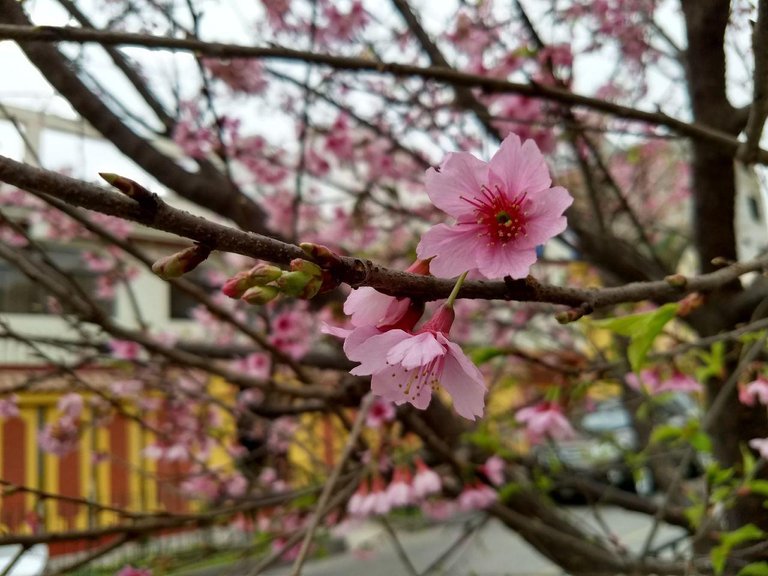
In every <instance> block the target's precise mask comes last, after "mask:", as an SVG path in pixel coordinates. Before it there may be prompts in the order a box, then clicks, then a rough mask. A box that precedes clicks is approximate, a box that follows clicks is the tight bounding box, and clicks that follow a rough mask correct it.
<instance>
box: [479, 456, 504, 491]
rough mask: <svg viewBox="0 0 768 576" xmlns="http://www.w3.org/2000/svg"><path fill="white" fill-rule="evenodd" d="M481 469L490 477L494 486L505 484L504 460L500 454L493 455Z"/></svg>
mask: <svg viewBox="0 0 768 576" xmlns="http://www.w3.org/2000/svg"><path fill="white" fill-rule="evenodd" d="M480 469H481V470H482V471H483V473H484V474H485V475H486V476H487V477H488V480H490V481H491V482H492V483H493V485H494V486H501V485H502V484H504V460H502V459H501V458H499V457H498V456H491V457H490V458H488V460H486V461H485V464H483V465H482V466H481V467H480Z"/></svg>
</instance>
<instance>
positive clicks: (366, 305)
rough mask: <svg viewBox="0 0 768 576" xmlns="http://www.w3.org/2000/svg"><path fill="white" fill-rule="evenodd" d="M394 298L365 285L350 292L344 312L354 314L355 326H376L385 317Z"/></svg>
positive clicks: (349, 314)
mask: <svg viewBox="0 0 768 576" xmlns="http://www.w3.org/2000/svg"><path fill="white" fill-rule="evenodd" d="M394 300H395V299H394V298H393V297H392V296H387V295H386V294H382V293H381V292H377V291H376V290H374V289H373V288H370V287H368V286H364V287H363V288H357V289H356V290H352V292H350V293H349V296H347V299H346V300H345V302H344V313H345V314H347V315H348V316H352V318H351V322H352V325H353V326H375V325H376V324H378V323H379V321H380V320H381V319H382V318H384V316H385V315H386V313H387V310H388V309H389V306H390V304H392V302H394Z"/></svg>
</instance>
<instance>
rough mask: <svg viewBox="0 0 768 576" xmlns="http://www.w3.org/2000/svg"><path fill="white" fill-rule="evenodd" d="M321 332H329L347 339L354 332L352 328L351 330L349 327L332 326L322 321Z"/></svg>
mask: <svg viewBox="0 0 768 576" xmlns="http://www.w3.org/2000/svg"><path fill="white" fill-rule="evenodd" d="M320 332H321V333H323V334H328V335H329V336H336V338H344V339H346V338H347V337H349V335H350V334H352V330H349V329H348V328H342V327H341V326H332V325H330V324H328V323H327V322H322V323H321V324H320Z"/></svg>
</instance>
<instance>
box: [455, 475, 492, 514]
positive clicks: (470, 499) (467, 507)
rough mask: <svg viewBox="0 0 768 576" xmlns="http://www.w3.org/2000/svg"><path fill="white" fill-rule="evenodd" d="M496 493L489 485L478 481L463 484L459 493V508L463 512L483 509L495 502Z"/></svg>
mask: <svg viewBox="0 0 768 576" xmlns="http://www.w3.org/2000/svg"><path fill="white" fill-rule="evenodd" d="M497 499H498V494H497V493H496V490H494V489H493V488H491V487H490V486H486V485H485V484H482V483H480V482H477V483H475V484H472V485H470V486H465V487H464V490H462V491H461V494H459V509H460V510H464V511H465V512H470V511H472V510H483V509H485V508H487V507H488V506H490V505H491V504H493V503H494V502H496V500H497Z"/></svg>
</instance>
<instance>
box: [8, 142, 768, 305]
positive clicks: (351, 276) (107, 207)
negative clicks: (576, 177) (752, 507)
mask: <svg viewBox="0 0 768 576" xmlns="http://www.w3.org/2000/svg"><path fill="white" fill-rule="evenodd" d="M0 181H3V182H6V183H8V184H11V185H13V186H16V187H18V188H21V189H25V190H32V191H35V192H37V193H43V194H48V195H50V196H54V197H56V198H59V199H61V200H63V201H65V202H67V203H68V204H71V205H73V206H79V207H82V208H87V209H89V210H94V211H96V212H101V213H103V214H109V215H111V216H116V217H118V218H124V219H126V220H132V221H134V222H138V223H140V224H144V225H146V226H149V227H152V228H156V229H158V230H163V231H165V232H170V233H172V234H177V235H179V236H182V237H184V238H189V239H191V240H195V241H197V242H199V243H201V244H205V245H206V246H209V247H211V248H213V249H215V250H220V251H224V252H233V253H236V254H242V255H244V256H250V257H252V258H257V259H263V260H269V261H272V262H277V263H282V264H287V263H289V262H290V261H291V260H292V259H294V258H307V256H306V254H305V253H304V252H303V251H302V250H301V249H300V248H299V247H298V246H295V245H293V244H286V243H284V242H280V241H279V240H274V239H272V238H268V237H266V236H260V235H258V234H254V233H252V232H244V231H242V230H237V229H235V228H229V227H227V226H223V225H221V224H217V223H215V222H209V221H207V220H205V219H204V218H201V217H199V216H193V215H191V214H189V213H188V212H184V211H181V210H177V209H175V208H172V207H170V206H168V205H167V204H165V203H164V202H162V201H160V200H159V199H158V203H157V205H156V207H155V208H154V209H147V207H145V206H142V205H141V204H139V203H137V202H135V201H133V200H131V199H129V198H127V197H125V196H123V195H122V194H119V193H116V192H110V191H107V190H105V189H103V188H100V187H98V186H95V185H93V184H88V183H85V182H81V181H80V180H76V179H74V178H70V177H68V176H64V175H62V174H57V173H56V172H51V171H49V170H43V169H40V168H34V167H32V166H28V165H25V164H22V163H20V162H16V161H15V160H11V159H10V158H6V157H4V156H0ZM341 260H342V263H343V265H342V267H341V268H340V270H339V272H338V276H339V280H341V281H342V282H346V283H347V284H350V285H351V286H353V287H358V286H362V285H365V286H371V287H372V288H375V289H376V290H378V291H380V292H382V293H384V294H389V295H392V296H410V297H413V298H418V299H423V300H437V299H440V298H446V297H448V295H449V294H450V292H451V290H452V289H453V285H454V282H453V281H452V280H449V279H443V278H435V277H432V276H419V275H415V274H410V273H407V272H401V271H397V270H390V269H387V268H384V267H381V266H377V265H375V264H373V263H372V262H370V261H367V260H361V259H358V258H349V257H343V258H341ZM766 265H768V256H763V257H762V258H758V259H756V260H753V261H751V262H745V263H736V264H733V265H731V266H728V267H726V268H723V269H721V270H717V271H715V272H711V273H709V274H703V275H701V276H696V277H691V278H687V279H683V278H677V279H676V280H675V281H674V282H667V281H664V280H660V281H656V282H635V283H631V284H627V285H625V286H621V287H616V288H602V289H596V288H571V287H561V286H553V285H548V284H542V283H540V282H538V281H537V280H535V279H534V278H533V277H531V276H529V277H528V278H526V279H525V280H512V279H506V280H504V281H470V282H466V283H465V284H464V286H463V287H462V289H461V292H460V293H459V297H460V298H471V299H485V300H516V301H526V302H547V303H550V304H559V305H564V306H571V307H579V308H580V309H581V310H582V312H583V313H589V312H591V311H592V310H594V309H596V308H601V307H606V306H612V305H615V304H620V303H625V302H640V301H642V300H654V301H657V302H663V301H673V300H678V299H679V298H681V297H682V296H684V295H686V294H689V293H691V292H709V291H713V290H717V289H718V288H720V287H722V286H723V285H726V284H728V283H731V282H733V281H735V280H736V279H738V277H739V276H741V275H742V274H746V273H748V272H753V271H756V270H762V269H764V268H765V267H766ZM681 280H682V281H681Z"/></svg>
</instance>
